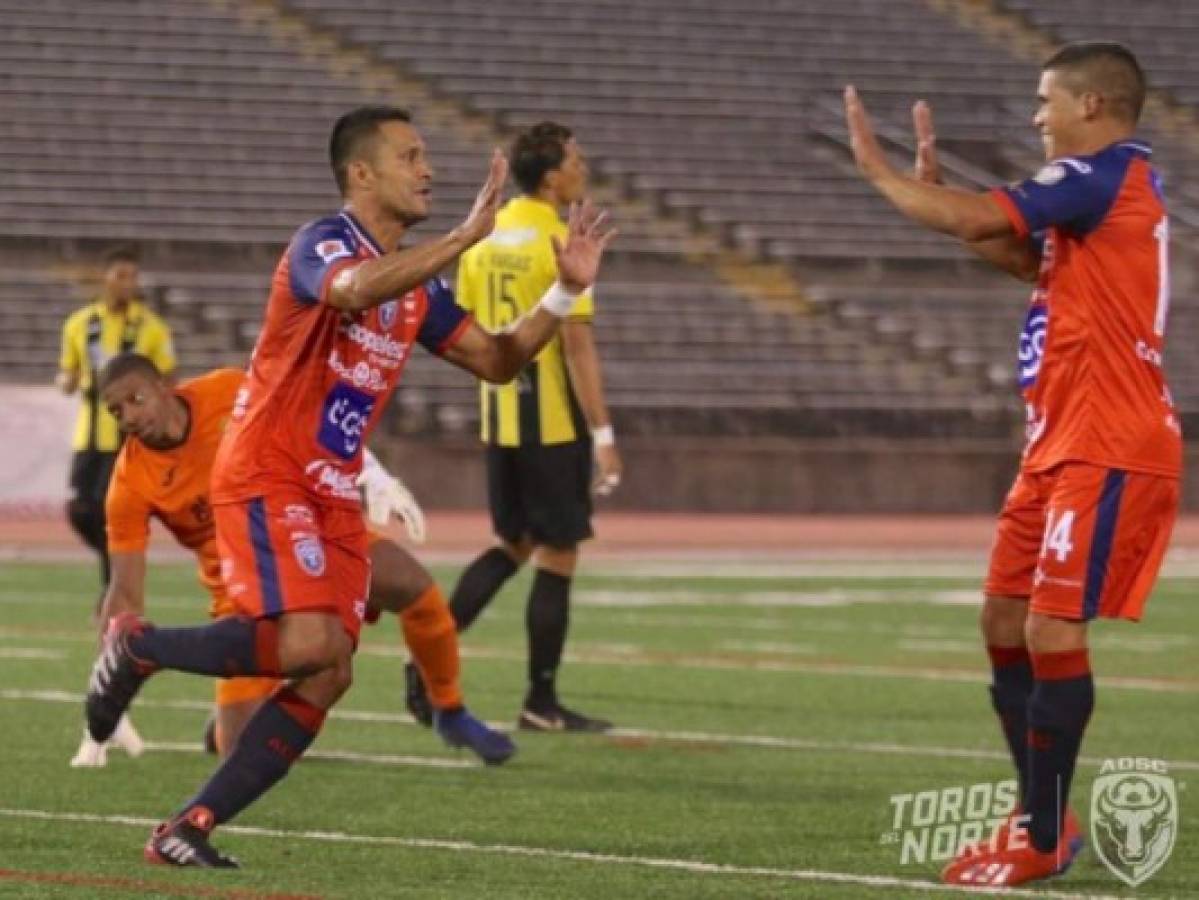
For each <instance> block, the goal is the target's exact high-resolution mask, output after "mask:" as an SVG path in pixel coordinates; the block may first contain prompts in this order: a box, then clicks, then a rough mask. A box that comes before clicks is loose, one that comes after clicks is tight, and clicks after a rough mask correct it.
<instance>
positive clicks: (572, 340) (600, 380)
mask: <svg viewBox="0 0 1199 900" xmlns="http://www.w3.org/2000/svg"><path fill="white" fill-rule="evenodd" d="M594 332H595V330H594V329H593V328H592V326H591V323H590V322H567V323H566V324H564V325H563V326H562V352H563V355H564V356H565V358H566V368H567V371H568V372H569V373H570V386H571V389H572V390H573V391H574V395H575V398H576V399H577V400H578V401H579V407H580V408H581V409H582V411H583V417H584V418H585V419H586V420H587V425H588V427H589V428H591V430H592V431H594V430H595V429H597V428H603V427H604V426H605V425H611V424H612V420H611V418H610V416H609V415H608V405H607V403H606V402H605V399H604V376H603V370H602V369H601V368H600V359H599V352H598V351H597V350H596V347H595V333H594Z"/></svg>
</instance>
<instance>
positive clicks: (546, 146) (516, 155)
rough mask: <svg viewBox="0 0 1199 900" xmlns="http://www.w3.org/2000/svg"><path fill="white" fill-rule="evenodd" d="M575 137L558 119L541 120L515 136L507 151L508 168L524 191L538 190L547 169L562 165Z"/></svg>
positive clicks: (549, 170)
mask: <svg viewBox="0 0 1199 900" xmlns="http://www.w3.org/2000/svg"><path fill="white" fill-rule="evenodd" d="M572 137H573V135H572V133H571V130H570V129H569V128H567V127H566V126H565V125H559V124H558V123H557V122H538V123H537V124H536V125H534V126H533V127H531V128H527V129H525V130H524V131H522V132H521V133H520V134H518V135H517V136H516V140H514V141H513V142H512V149H511V150H509V151H508V168H509V169H511V171H512V178H513V180H514V181H515V182H516V183H517V185H519V186H520V189H521V190H522V191H524V192H525V193H526V194H534V193H536V192H537V189H538V188H540V187H541V179H542V178H544V177H545V173H546V172H552V171H553V170H554V169H556V168H558V167H559V166H561V165H562V160H564V159H565V158H566V144H567V142H568V141H569V140H570V139H571V138H572Z"/></svg>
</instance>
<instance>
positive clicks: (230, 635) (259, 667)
mask: <svg viewBox="0 0 1199 900" xmlns="http://www.w3.org/2000/svg"><path fill="white" fill-rule="evenodd" d="M128 646H129V651H130V652H131V653H132V654H133V655H134V656H136V657H137V658H138V659H141V660H145V661H146V662H149V663H152V664H153V665H154V666H157V667H158V668H162V669H177V670H179V671H182V672H194V673H196V674H197V675H212V676H214V677H216V678H238V677H247V676H268V677H276V678H277V677H280V676H282V675H283V674H285V673H283V672H281V671H280V667H279V626H278V624H277V623H276V622H274V621H273V620H271V619H251V618H248V617H246V616H230V617H228V618H225V619H218V620H217V621H215V622H213V623H212V624H211V625H200V626H196V627H193V628H156V627H154V626H153V625H149V626H146V627H145V628H143V629H142V631H141V633H140V634H138V633H131V634H130V635H129V637H128Z"/></svg>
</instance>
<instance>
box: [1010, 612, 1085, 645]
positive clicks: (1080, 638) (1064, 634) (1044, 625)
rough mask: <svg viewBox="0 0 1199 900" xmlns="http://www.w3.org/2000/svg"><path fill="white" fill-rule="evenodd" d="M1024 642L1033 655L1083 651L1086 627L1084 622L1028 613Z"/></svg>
mask: <svg viewBox="0 0 1199 900" xmlns="http://www.w3.org/2000/svg"><path fill="white" fill-rule="evenodd" d="M1024 642H1025V644H1027V645H1028V649H1029V650H1030V651H1032V652H1033V653H1066V652H1069V651H1071V650H1083V649H1085V648H1086V646H1087V626H1086V623H1085V622H1073V621H1071V620H1069V619H1059V618H1057V617H1055V616H1046V615H1042V614H1041V613H1029V615H1028V620H1027V621H1026V622H1025V623H1024Z"/></svg>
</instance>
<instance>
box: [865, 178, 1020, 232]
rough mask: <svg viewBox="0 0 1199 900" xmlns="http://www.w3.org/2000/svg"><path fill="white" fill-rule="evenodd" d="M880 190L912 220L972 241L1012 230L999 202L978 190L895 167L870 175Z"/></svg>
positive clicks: (872, 181)
mask: <svg viewBox="0 0 1199 900" xmlns="http://www.w3.org/2000/svg"><path fill="white" fill-rule="evenodd" d="M870 180H871V183H872V184H873V185H874V186H875V188H876V189H877V190H878V192H879V193H880V194H882V195H883V196H884V197H886V198H887V199H888V200H889V201H891V204H892V205H893V206H894V207H895V208H896V209H898V210H899V211H900V212H901V213H903V214H904V215H905V216H907V217H908V218H909V219H911V220H912V221H913V222H919V223H920V224H921V225H924V226H925V227H927V228H931V229H933V230H934V231H940V232H943V233H944V234H949V235H952V236H954V237H956V238H959V239H961V240H963V241H966V242H969V243H973V242H975V241H985V240H989V239H991V238H997V237H1003V236H1005V235H1011V234H1013V233H1014V232H1013V229H1012V224H1011V222H1010V221H1009V220H1008V217H1007V215H1006V214H1005V213H1004V211H1003V209H1002V207H1000V205H999V203H998V202H997V201H996V200H995V199H994V198H992V197H990V196H989V195H987V194H977V193H974V192H972V191H963V190H960V189H958V188H954V187H947V186H945V185H940V184H929V183H927V182H924V181H918V180H916V179H915V178H911V177H909V176H907V175H903V174H901V173H899V172H896V171H894V170H892V171H890V172H886V173H880V174H878V175H876V176H875V177H872V178H871V179H870Z"/></svg>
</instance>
